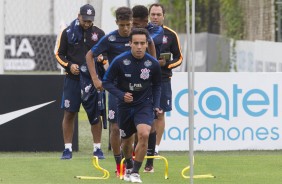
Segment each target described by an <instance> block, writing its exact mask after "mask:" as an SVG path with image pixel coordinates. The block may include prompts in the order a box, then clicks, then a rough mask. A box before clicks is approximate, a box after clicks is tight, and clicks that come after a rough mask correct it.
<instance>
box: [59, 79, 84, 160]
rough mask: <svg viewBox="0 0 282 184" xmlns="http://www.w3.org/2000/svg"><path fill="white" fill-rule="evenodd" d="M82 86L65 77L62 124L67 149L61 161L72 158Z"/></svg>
mask: <svg viewBox="0 0 282 184" xmlns="http://www.w3.org/2000/svg"><path fill="white" fill-rule="evenodd" d="M80 102H81V101H80V84H79V81H77V80H73V79H70V78H68V77H65V80H64V91H63V97H62V104H61V108H62V109H64V118H63V122H62V129H63V138H64V143H65V149H64V152H63V154H62V157H61V159H71V158H72V139H73V132H74V121H75V117H76V115H77V112H78V111H79V108H80Z"/></svg>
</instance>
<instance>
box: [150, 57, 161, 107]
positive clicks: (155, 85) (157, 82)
mask: <svg viewBox="0 0 282 184" xmlns="http://www.w3.org/2000/svg"><path fill="white" fill-rule="evenodd" d="M161 78H162V74H161V67H160V65H159V64H158V62H157V61H156V64H155V69H154V72H153V77H152V93H153V100H154V101H153V106H154V108H160V98H161Z"/></svg>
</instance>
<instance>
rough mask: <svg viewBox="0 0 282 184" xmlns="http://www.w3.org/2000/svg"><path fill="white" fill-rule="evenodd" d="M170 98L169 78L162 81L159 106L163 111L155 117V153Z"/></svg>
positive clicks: (157, 152)
mask: <svg viewBox="0 0 282 184" xmlns="http://www.w3.org/2000/svg"><path fill="white" fill-rule="evenodd" d="M171 100H172V90H171V80H169V81H163V82H162V93H161V100H160V106H161V108H162V109H163V113H162V114H159V115H158V119H156V132H157V140H156V149H155V152H156V155H158V154H159V145H160V143H161V139H162V136H163V133H164V129H165V112H169V111H171V110H172V105H171Z"/></svg>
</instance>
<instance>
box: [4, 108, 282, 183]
mask: <svg viewBox="0 0 282 184" xmlns="http://www.w3.org/2000/svg"><path fill="white" fill-rule="evenodd" d="M89 126H90V125H89V124H88V123H87V122H86V117H85V114H84V112H83V111H82V112H81V113H80V123H79V149H80V151H78V152H74V153H73V159H72V160H60V156H61V152H36V153H34V152H30V153H29V152H13V153H11V152H0V184H2V183H3V184H4V183H5V184H6V183H7V184H8V183H9V184H18V183H24V184H38V183H41V184H45V183H50V184H55V183H56V184H57V183H58V184H63V183H68V184H69V183H80V184H87V183H97V184H98V183H115V184H118V183H128V182H125V181H122V180H119V179H118V178H116V177H115V175H114V170H115V164H114V159H113V156H112V152H110V151H107V144H108V130H105V131H104V133H103V143H102V144H103V150H104V153H105V156H106V159H105V160H102V161H99V164H100V166H101V167H103V168H105V169H107V170H108V171H109V172H110V178H109V179H107V180H80V179H77V178H74V176H77V175H83V176H102V173H100V172H99V171H97V170H95V169H94V167H93V165H92V162H91V155H92V141H91V133H90V127H89ZM161 155H162V156H165V157H166V158H167V160H168V163H169V172H168V176H169V179H168V180H165V179H164V170H165V167H164V166H165V165H164V162H163V161H162V160H155V162H154V163H155V164H154V165H155V173H153V174H147V173H146V174H145V173H143V172H141V179H142V180H143V183H152V184H155V183H156V184H157V183H162V184H164V183H177V184H181V183H189V179H184V178H183V177H182V176H181V171H182V169H183V168H184V167H186V166H187V165H188V162H189V158H188V152H161ZM281 157H282V151H230V152H195V166H194V167H195V174H196V175H198V174H209V173H210V174H213V175H215V176H216V178H214V179H194V183H195V184H213V183H216V184H228V183H230V184H231V183H232V184H258V183H263V184H279V183H281V179H282V175H281V170H282V159H281ZM143 165H144V164H143ZM142 171H143V167H142ZM186 175H189V172H187V173H186Z"/></svg>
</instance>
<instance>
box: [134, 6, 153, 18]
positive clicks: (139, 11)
mask: <svg viewBox="0 0 282 184" xmlns="http://www.w3.org/2000/svg"><path fill="white" fill-rule="evenodd" d="M132 12H133V18H141V19H145V18H147V17H148V16H149V11H148V8H147V7H146V6H143V5H136V6H134V7H133V8H132Z"/></svg>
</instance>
